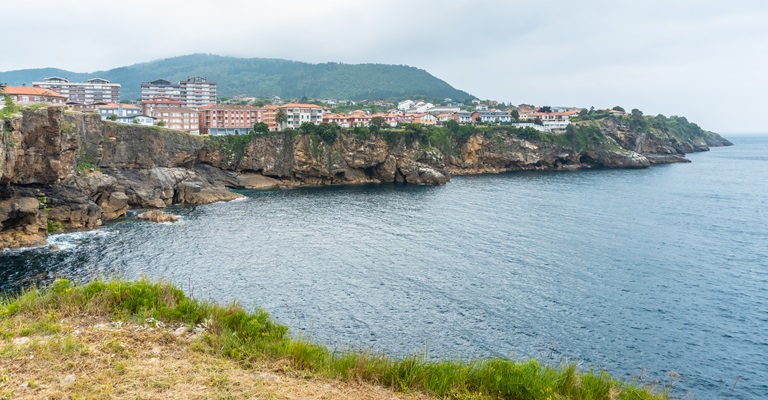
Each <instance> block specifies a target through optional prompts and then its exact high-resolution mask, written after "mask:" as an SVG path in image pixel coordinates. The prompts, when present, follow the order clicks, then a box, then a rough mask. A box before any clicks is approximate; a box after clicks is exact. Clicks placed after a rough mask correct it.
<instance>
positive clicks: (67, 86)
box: [32, 76, 120, 105]
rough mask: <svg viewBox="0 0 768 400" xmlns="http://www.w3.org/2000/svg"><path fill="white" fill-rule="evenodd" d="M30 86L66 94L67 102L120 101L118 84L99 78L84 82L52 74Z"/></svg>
mask: <svg viewBox="0 0 768 400" xmlns="http://www.w3.org/2000/svg"><path fill="white" fill-rule="evenodd" d="M32 86H34V87H37V88H42V89H48V90H52V91H54V92H56V93H59V94H61V95H63V96H67V103H78V104H82V105H89V104H94V103H105V104H107V103H119V102H120V84H119V83H110V82H109V81H108V80H106V79H101V78H92V79H88V80H87V81H85V82H70V81H69V80H68V79H65V78H60V77H58V76H52V77H50V78H45V79H43V82H32Z"/></svg>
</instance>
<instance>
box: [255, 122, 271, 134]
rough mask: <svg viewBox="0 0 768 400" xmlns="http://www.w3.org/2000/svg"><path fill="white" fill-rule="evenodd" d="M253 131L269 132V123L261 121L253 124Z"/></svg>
mask: <svg viewBox="0 0 768 400" xmlns="http://www.w3.org/2000/svg"><path fill="white" fill-rule="evenodd" d="M253 131H254V132H255V133H269V125H267V123H266V122H259V123H257V124H255V125H253Z"/></svg>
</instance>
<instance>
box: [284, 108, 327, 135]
mask: <svg viewBox="0 0 768 400" xmlns="http://www.w3.org/2000/svg"><path fill="white" fill-rule="evenodd" d="M278 109H280V110H283V111H284V112H285V116H286V117H287V120H286V121H285V122H284V123H283V124H278V125H279V126H278V128H279V130H282V129H286V128H291V129H298V128H299V127H300V126H301V124H303V123H305V122H309V123H312V124H315V125H320V124H321V123H322V122H323V107H321V106H318V105H315V104H301V103H288V104H284V105H282V106H279V107H278Z"/></svg>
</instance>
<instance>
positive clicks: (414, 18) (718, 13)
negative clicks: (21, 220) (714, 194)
mask: <svg viewBox="0 0 768 400" xmlns="http://www.w3.org/2000/svg"><path fill="white" fill-rule="evenodd" d="M3 8H4V15H7V16H11V18H5V23H4V27H3V30H4V31H5V32H13V33H14V35H13V38H14V40H9V41H6V43H5V46H4V55H5V56H4V57H3V58H2V59H0V71H1V70H12V69H21V68H37V67H47V66H52V67H59V68H64V69H70V70H75V71H81V72H90V71H95V70H100V69H109V68H114V67H118V66H123V65H130V64H133V63H137V62H144V61H150V60H154V59H158V58H165V57H171V56H177V55H184V54H190V53H198V52H204V53H213V54H221V55H228V56H238V57H270V58H286V59H291V60H298V61H306V62H328V61H336V62H347V63H368V62H374V63H387V64H407V65H413V66H416V67H419V68H423V69H426V70H427V71H429V72H430V73H432V74H434V75H436V76H438V77H439V78H441V79H444V80H446V81H447V82H449V83H450V84H452V85H454V86H456V87H458V88H460V89H463V90H466V91H469V92H470V93H474V94H476V95H478V96H480V97H483V98H493V99H498V100H503V101H513V102H515V103H520V102H528V103H538V104H560V105H577V106H590V105H595V106H597V107H602V106H612V105H616V104H621V105H623V106H625V107H627V108H634V107H637V108H641V109H643V110H644V111H646V112H651V113H656V112H661V113H665V114H675V113H679V114H685V115H687V116H688V117H689V119H691V120H694V121H697V122H699V123H700V124H701V125H702V126H704V127H705V128H709V129H715V130H721V131H739V130H745V131H747V130H748V131H753V130H765V128H764V127H763V126H762V125H760V124H759V122H758V121H754V120H748V119H735V118H733V117H732V116H725V115H723V113H722V112H718V110H722V109H724V108H725V107H732V106H733V105H735V104H739V105H740V106H739V107H740V109H742V110H743V111H744V112H748V113H761V112H762V110H765V109H766V107H768V100H765V99H764V98H765V96H764V93H765V92H766V89H768V83H767V82H766V78H765V77H764V75H765V74H764V71H765V70H766V67H768V54H766V53H765V51H764V47H765V43H768V24H765V21H768V3H766V2H764V1H748V0H741V1H739V0H736V1H731V2H727V3H725V2H700V1H692V0H680V1H675V2H667V1H660V0H648V1H643V2H632V3H624V2H615V1H605V0H586V1H583V2H578V3H576V2H569V1H564V0H552V1H548V2H545V3H541V2H522V1H509V2H498V1H490V0H479V1H469V0H454V1H419V2H411V1H406V0H391V1H388V2H361V1H357V2H351V1H340V0H326V1H323V2H316V1H309V0H294V1H280V2H278V1H259V2H252V1H245V0H215V1H213V0H165V1H147V0H137V1H134V2H132V3H131V5H130V6H129V7H126V6H115V5H113V4H111V3H108V2H106V3H105V2H103V1H97V0H80V1H74V2H66V3H62V2H60V1H44V0H28V1H24V2H10V4H4V5H3ZM30 21H33V23H30ZM9 55H10V56H9Z"/></svg>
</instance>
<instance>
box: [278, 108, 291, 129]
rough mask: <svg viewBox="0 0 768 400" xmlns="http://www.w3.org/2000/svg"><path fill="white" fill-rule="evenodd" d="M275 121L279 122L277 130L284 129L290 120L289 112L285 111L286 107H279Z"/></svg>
mask: <svg viewBox="0 0 768 400" xmlns="http://www.w3.org/2000/svg"><path fill="white" fill-rule="evenodd" d="M275 122H277V130H278V131H282V130H283V129H284V127H283V124H285V123H286V122H288V114H287V113H286V112H285V109H282V108H279V109H277V113H275Z"/></svg>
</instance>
